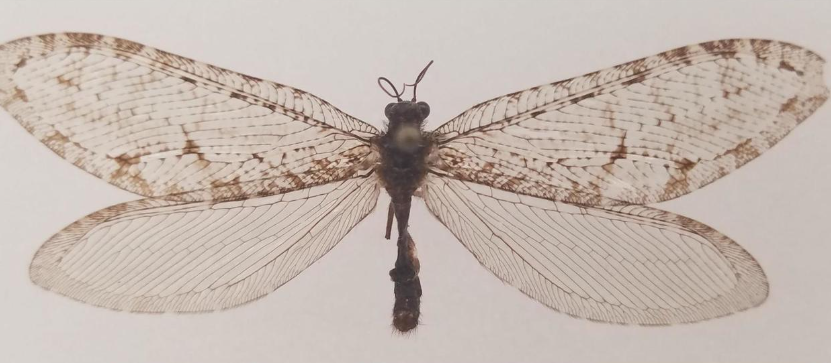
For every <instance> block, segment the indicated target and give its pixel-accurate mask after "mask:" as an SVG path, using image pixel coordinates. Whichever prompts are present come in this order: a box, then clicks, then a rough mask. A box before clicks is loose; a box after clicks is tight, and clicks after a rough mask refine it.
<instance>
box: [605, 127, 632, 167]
mask: <svg viewBox="0 0 831 363" xmlns="http://www.w3.org/2000/svg"><path fill="white" fill-rule="evenodd" d="M625 143H626V132H625V131H624V132H623V135H622V136H621V137H620V144H618V145H617V148H615V150H614V151H612V155H611V156H610V157H609V158H610V159H611V162H612V163H614V162H615V160H618V159H623V158H626V154H628V150H627V148H626V145H625Z"/></svg>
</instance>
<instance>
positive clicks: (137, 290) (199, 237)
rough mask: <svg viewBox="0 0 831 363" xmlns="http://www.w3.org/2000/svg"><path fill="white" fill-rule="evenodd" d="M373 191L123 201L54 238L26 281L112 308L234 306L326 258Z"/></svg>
mask: <svg viewBox="0 0 831 363" xmlns="http://www.w3.org/2000/svg"><path fill="white" fill-rule="evenodd" d="M379 190H380V189H379V186H378V182H377V179H376V177H375V175H374V174H372V175H370V176H368V177H364V178H353V179H348V180H345V181H338V182H333V183H329V184H326V185H322V186H316V187H312V188H308V189H302V190H297V191H294V192H291V193H287V194H278V195H273V196H268V197H261V198H252V199H248V200H244V201H225V202H193V203H186V202H181V201H170V200H164V199H158V198H148V199H142V200H138V201H133V202H128V203H124V204H119V205H115V206H112V207H109V208H106V209H103V210H101V211H98V212H95V213H93V214H91V215H89V216H87V217H85V218H83V219H81V220H79V221H77V222H75V223H73V224H72V225H70V226H68V227H66V228H65V229H64V230H63V231H61V232H60V233H58V234H56V235H55V236H53V237H52V238H51V239H50V240H49V241H47V242H46V243H45V244H44V245H43V246H42V247H41V248H40V250H39V251H38V252H37V254H36V255H35V258H34V260H33V261H32V265H31V268H30V275H31V278H32V281H34V282H35V283H37V284H38V285H40V286H42V287H44V288H46V289H48V290H53V291H55V292H58V293H60V294H62V295H66V296H69V297H71V298H73V299H77V300H80V301H83V302H86V303H89V304H93V305H97V306H102V307H107V308H111V309H116V310H127V311H140V312H173V311H175V312H198V311H211V310H217V309H225V308H230V307H234V306H237V305H240V304H244V303H246V302H249V301H252V300H255V299H257V298H259V297H262V296H264V295H266V294H268V293H270V292H271V291H273V290H274V289H276V288H278V287H279V286H281V285H283V284H284V283H286V282H288V281H289V280H290V279H292V278H293V277H294V276H296V275H297V274H299V273H300V272H301V271H303V270H304V269H305V268H306V267H308V266H309V265H311V264H312V263H314V262H315V261H316V260H317V259H319V258H320V257H322V256H323V255H324V254H325V253H326V252H328V251H329V250H330V249H332V248H333V247H334V246H335V244H337V243H338V242H339V241H340V240H341V239H342V238H343V237H344V236H345V235H346V234H347V233H348V232H349V231H350V230H351V229H352V227H354V226H355V225H356V224H357V223H358V222H360V221H361V220H362V219H363V218H364V217H365V216H366V215H367V214H369V212H370V211H372V209H374V207H375V203H376V200H377V197H378V193H379Z"/></svg>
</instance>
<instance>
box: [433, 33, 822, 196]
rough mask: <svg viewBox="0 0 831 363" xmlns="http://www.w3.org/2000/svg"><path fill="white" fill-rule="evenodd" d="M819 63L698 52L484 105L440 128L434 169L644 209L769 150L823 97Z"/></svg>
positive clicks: (759, 52) (783, 48)
mask: <svg viewBox="0 0 831 363" xmlns="http://www.w3.org/2000/svg"><path fill="white" fill-rule="evenodd" d="M823 64H824V61H823V59H822V58H820V57H819V56H818V55H816V54H814V53H812V52H811V51H808V50H806V49H803V48H800V47H798V46H795V45H792V44H788V43H782V42H775V41H769V40H750V39H732V40H722V41H715V42H709V43H702V44H698V45H692V46H688V47H683V48H678V49H675V50H672V51H669V52H665V53H661V54H658V55H655V56H652V57H647V58H644V59H640V60H637V61H634V62H629V63H626V64H622V65H619V66H616V67H612V68H609V69H606V70H602V71H598V72H594V73H590V74H587V75H584V76H582V77H577V78H573V79H569V80H566V81H562V82H556V83H552V84H548V85H544V86H540V87H534V88H531V89H528V90H525V91H521V92H517V93H513V94H509V95H506V96H503V97H499V98H495V99H493V100H490V101H487V102H484V103H482V104H480V105H478V106H475V107H473V108H471V109H470V110H468V111H466V112H464V113H462V114H461V115H459V116H457V117H456V118H454V119H453V120H451V121H450V122H448V123H446V124H444V125H443V126H441V127H439V128H438V129H437V130H436V131H435V134H436V137H437V139H438V140H439V146H438V148H437V149H436V152H435V153H434V154H433V160H434V169H435V170H441V171H442V172H443V173H445V174H450V175H452V176H454V177H456V178H459V179H462V180H468V181H474V182H478V183H483V184H487V185H491V186H495V187H498V188H501V189H505V190H511V191H515V192H519V193H523V194H529V195H534V196H538V197H543V198H547V199H555V200H561V201H568V202H574V203H580V204H591V205H611V204H621V202H625V203H630V204H647V203H654V202H660V201H664V200H668V199H672V198H675V197H678V196H681V195H683V194H686V193H689V192H690V191H692V190H695V189H697V188H700V187H702V186H704V185H706V184H708V183H710V182H712V181H713V180H715V179H717V178H719V177H721V176H724V175H725V174H727V173H729V172H730V171H732V170H734V169H736V168H738V167H740V166H742V165H744V164H745V163H747V162H748V161H750V160H752V159H753V158H755V157H756V156H758V155H759V154H761V153H762V152H764V151H765V150H767V149H769V148H770V147H772V146H773V145H774V144H775V143H776V142H778V141H779V140H780V139H782V137H784V136H785V135H786V134H787V133H788V132H790V131H791V130H792V129H793V128H794V127H796V126H797V125H798V124H799V123H800V122H801V121H802V120H804V119H805V118H806V117H808V116H809V115H810V114H811V113H812V112H814V110H816V109H817V107H819V106H820V105H821V104H822V103H823V102H824V101H825V100H826V98H827V97H828V89H827V88H826V86H825V84H824V79H823V74H822V67H823Z"/></svg>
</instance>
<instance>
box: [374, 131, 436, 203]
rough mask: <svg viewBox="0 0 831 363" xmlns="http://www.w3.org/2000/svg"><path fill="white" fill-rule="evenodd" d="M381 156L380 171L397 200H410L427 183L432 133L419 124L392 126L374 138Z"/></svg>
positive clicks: (382, 180) (382, 179)
mask: <svg viewBox="0 0 831 363" xmlns="http://www.w3.org/2000/svg"><path fill="white" fill-rule="evenodd" d="M374 141H375V142H374V144H375V146H376V147H377V148H378V151H379V154H380V156H381V158H380V160H379V165H378V168H377V169H376V171H377V172H378V174H379V177H380V180H381V182H382V183H383V185H384V188H386V190H387V192H388V193H389V194H390V197H391V198H392V199H393V200H407V199H409V197H410V196H412V195H413V193H414V192H415V191H416V189H418V188H419V187H420V186H421V184H422V183H423V182H424V177H425V176H426V175H427V156H428V155H429V153H430V151H431V149H432V142H431V139H430V137H429V135H427V134H425V133H423V132H422V131H421V130H420V129H418V128H416V127H410V126H404V127H398V128H395V129H390V130H389V131H388V132H387V133H385V134H384V135H382V136H380V137H378V138H377V139H375V140H374Z"/></svg>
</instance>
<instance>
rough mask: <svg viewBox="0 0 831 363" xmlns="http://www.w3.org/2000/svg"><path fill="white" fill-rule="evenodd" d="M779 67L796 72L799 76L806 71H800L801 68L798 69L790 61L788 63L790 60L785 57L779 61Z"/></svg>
mask: <svg viewBox="0 0 831 363" xmlns="http://www.w3.org/2000/svg"><path fill="white" fill-rule="evenodd" d="M779 69H783V70H786V71H791V72H795V73H796V75H797V76H802V75H803V74H805V72H802V71H800V70H797V69H796V68H794V67H793V66H792V65H791V64H790V63H788V61H786V60H784V59H783V60H782V61H780V62H779Z"/></svg>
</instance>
